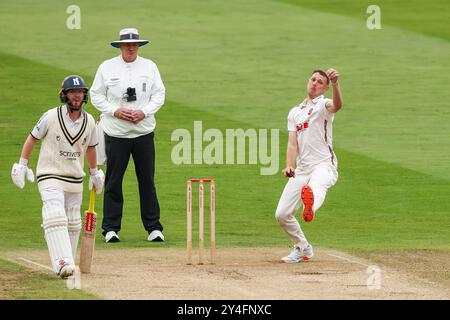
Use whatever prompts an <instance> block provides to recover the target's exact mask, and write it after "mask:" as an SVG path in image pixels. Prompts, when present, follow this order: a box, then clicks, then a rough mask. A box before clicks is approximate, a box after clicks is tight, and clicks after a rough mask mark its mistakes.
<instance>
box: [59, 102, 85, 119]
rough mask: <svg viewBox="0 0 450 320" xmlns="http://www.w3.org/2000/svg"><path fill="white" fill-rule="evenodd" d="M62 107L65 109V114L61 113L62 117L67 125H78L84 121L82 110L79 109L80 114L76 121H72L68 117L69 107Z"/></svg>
mask: <svg viewBox="0 0 450 320" xmlns="http://www.w3.org/2000/svg"><path fill="white" fill-rule="evenodd" d="M64 107H65V108H66V109H65V110H66V112H63V113H62V114H63V117H64V121H66V122H68V123H73V124H79V123H81V122H82V121H83V119H84V112H83V109H81V114H80V116H79V117H78V119H76V120H72V118H71V117H70V115H69V107H68V106H67V104H65V105H64Z"/></svg>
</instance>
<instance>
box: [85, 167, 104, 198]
mask: <svg viewBox="0 0 450 320" xmlns="http://www.w3.org/2000/svg"><path fill="white" fill-rule="evenodd" d="M89 170H90V172H91V176H90V177H89V190H92V186H94V188H95V192H96V193H97V194H100V193H102V191H103V185H104V184H105V174H104V173H103V170H102V169H100V170H99V169H97V168H93V169H89Z"/></svg>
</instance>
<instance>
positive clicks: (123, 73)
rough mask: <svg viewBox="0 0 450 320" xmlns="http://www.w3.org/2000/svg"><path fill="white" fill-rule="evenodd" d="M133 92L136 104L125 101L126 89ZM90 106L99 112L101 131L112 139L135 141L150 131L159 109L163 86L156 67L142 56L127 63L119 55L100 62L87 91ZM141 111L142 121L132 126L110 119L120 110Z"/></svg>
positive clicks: (154, 123)
mask: <svg viewBox="0 0 450 320" xmlns="http://www.w3.org/2000/svg"><path fill="white" fill-rule="evenodd" d="M128 87H131V88H135V89H136V101H130V102H128V101H126V98H125V96H124V95H125V93H126V92H127V88H128ZM90 93H91V103H92V105H93V106H94V107H95V108H97V109H98V110H99V111H101V112H102V113H103V117H102V120H101V122H100V123H101V127H102V129H103V131H104V132H105V133H106V134H107V135H109V136H112V137H116V138H136V137H139V136H142V135H145V134H148V133H150V132H153V130H154V129H155V126H156V120H155V116H154V115H155V113H156V112H157V111H158V110H159V109H160V108H161V107H162V105H163V104H164V99H165V87H164V84H163V82H162V80H161V75H160V74H159V70H158V67H157V66H156V64H155V63H154V62H153V61H151V60H149V59H145V58H142V57H139V56H138V57H137V58H136V60H134V61H133V62H130V63H127V62H125V61H124V60H123V58H122V56H121V55H120V56H118V57H115V58H112V59H109V60H106V61H104V62H103V63H102V64H101V65H100V67H99V68H98V70H97V73H96V75H95V79H94V83H93V84H92V87H91V90H90ZM120 107H124V108H128V109H132V110H142V111H143V112H144V114H145V118H144V119H143V120H142V121H140V122H138V123H137V124H134V123H132V122H129V121H126V120H122V119H118V118H116V117H114V112H115V111H116V110H117V109H118V108H120Z"/></svg>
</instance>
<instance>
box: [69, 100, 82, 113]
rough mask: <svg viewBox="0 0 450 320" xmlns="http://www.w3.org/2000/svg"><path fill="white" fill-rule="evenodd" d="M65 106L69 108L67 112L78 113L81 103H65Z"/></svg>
mask: <svg viewBox="0 0 450 320" xmlns="http://www.w3.org/2000/svg"><path fill="white" fill-rule="evenodd" d="M67 106H68V107H69V111H71V112H72V111H79V110H81V107H82V106H83V101H67Z"/></svg>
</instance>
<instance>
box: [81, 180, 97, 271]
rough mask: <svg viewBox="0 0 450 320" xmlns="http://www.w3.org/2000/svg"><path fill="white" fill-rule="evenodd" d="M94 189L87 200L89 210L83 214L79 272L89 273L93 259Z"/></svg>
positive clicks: (95, 226) (95, 220)
mask: <svg viewBox="0 0 450 320" xmlns="http://www.w3.org/2000/svg"><path fill="white" fill-rule="evenodd" d="M94 204H95V187H93V188H92V190H91V196H90V198H89V209H88V210H87V211H85V212H84V226H83V230H82V238H81V252H80V271H81V272H83V273H90V272H91V265H92V260H93V258H94V248H95V233H96V228H97V214H96V213H95V212H94Z"/></svg>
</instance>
